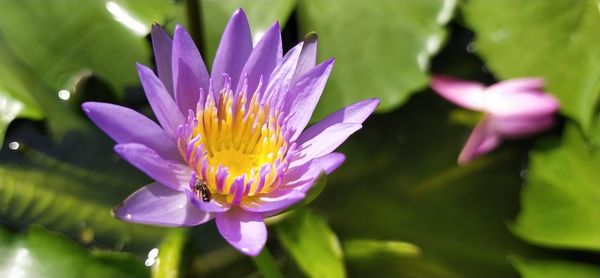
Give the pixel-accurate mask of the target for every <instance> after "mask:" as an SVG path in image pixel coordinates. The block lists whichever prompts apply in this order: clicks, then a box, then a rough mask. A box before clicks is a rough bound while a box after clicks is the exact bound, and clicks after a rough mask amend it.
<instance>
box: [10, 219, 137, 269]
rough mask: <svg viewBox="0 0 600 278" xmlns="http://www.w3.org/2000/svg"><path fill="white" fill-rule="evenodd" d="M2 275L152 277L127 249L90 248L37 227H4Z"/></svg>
mask: <svg viewBox="0 0 600 278" xmlns="http://www.w3.org/2000/svg"><path fill="white" fill-rule="evenodd" d="M0 276H2V277H48V278H53V277H60V278H70V277H73V278H79V277H86V278H95V277H98V278H100V277H123V278H127V277H148V276H149V273H148V269H146V268H145V267H144V265H143V264H142V262H141V261H139V260H138V259H137V258H135V257H134V256H132V255H129V254H125V253H108V252H91V253H90V252H88V251H87V250H86V249H84V248H83V247H81V246H79V245H77V244H75V243H74V242H72V241H70V240H68V239H67V238H64V237H62V236H60V235H57V234H53V233H50V232H48V231H46V230H44V229H41V228H33V229H31V230H30V231H29V232H27V233H26V234H25V235H15V234H12V233H10V232H8V231H6V230H5V229H2V230H1V231H0Z"/></svg>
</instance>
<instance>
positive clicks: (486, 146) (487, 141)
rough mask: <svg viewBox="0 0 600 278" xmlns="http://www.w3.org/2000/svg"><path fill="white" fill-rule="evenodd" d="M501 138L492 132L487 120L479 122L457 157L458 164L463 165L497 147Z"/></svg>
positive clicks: (491, 125)
mask: <svg viewBox="0 0 600 278" xmlns="http://www.w3.org/2000/svg"><path fill="white" fill-rule="evenodd" d="M500 142H501V138H500V136H499V134H498V133H497V132H496V131H495V130H494V126H493V121H491V120H490V119H489V118H484V119H483V120H481V121H480V122H479V123H478V124H477V126H475V129H473V132H472V133H471V135H470V136H469V139H468V140H467V143H466V144H465V146H464V147H463V149H462V151H461V152H460V155H459V156H458V164H460V165H465V164H467V163H468V162H470V161H471V160H473V159H475V158H477V157H479V156H481V155H484V154H486V153H488V152H490V151H492V150H493V149H495V148H496V147H497V146H498V145H500Z"/></svg>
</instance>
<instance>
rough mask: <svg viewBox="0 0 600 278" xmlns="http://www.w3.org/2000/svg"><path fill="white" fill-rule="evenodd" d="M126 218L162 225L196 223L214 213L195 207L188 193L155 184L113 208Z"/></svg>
mask: <svg viewBox="0 0 600 278" xmlns="http://www.w3.org/2000/svg"><path fill="white" fill-rule="evenodd" d="M113 213H114V215H115V216H116V217H117V218H119V219H121V220H124V221H127V222H134V223H142V224H152V225H161V226H173V227H178V226H195V225H199V224H202V223H205V222H207V221H209V220H211V219H212V218H213V217H214V215H213V214H212V213H208V212H204V211H201V210H199V209H198V208H196V207H194V206H192V205H191V204H190V203H189V202H188V201H187V197H186V196H185V193H184V192H180V191H176V190H172V189H169V188H167V187H165V186H163V185H161V184H159V183H151V184H149V185H146V186H144V187H142V188H141V189H139V190H138V191H136V192H134V193H133V194H131V195H130V196H129V197H127V199H125V201H123V203H122V204H121V205H119V206H118V207H116V208H115V209H114V211H113Z"/></svg>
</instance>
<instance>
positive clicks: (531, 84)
mask: <svg viewBox="0 0 600 278" xmlns="http://www.w3.org/2000/svg"><path fill="white" fill-rule="evenodd" d="M544 85H545V82H544V79H543V78H536V77H529V78H515V79H509V80H505V81H501V82H498V83H496V84H493V85H491V86H489V87H487V89H486V90H487V91H488V92H495V91H498V92H515V91H520V92H524V91H525V92H534V91H537V92H540V93H542V92H543V91H542V89H543V88H544Z"/></svg>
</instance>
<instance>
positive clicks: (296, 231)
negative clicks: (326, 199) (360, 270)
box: [276, 209, 345, 278]
mask: <svg viewBox="0 0 600 278" xmlns="http://www.w3.org/2000/svg"><path fill="white" fill-rule="evenodd" d="M276 228H277V236H278V238H279V240H280V241H281V243H282V244H283V247H285V249H286V250H287V251H288V252H289V253H290V254H291V255H292V258H294V260H295V261H296V263H297V264H298V266H299V267H300V268H301V269H302V270H303V271H304V273H306V274H307V275H308V276H309V277H332V278H333V277H344V276H345V270H344V263H343V262H342V254H341V250H340V245H339V242H338V240H337V237H336V236H335V234H334V233H333V231H332V230H331V229H330V228H329V226H327V223H326V222H325V221H324V220H323V219H322V218H321V217H319V216H317V215H315V214H313V213H311V212H310V211H308V210H301V209H298V210H296V211H295V212H294V214H293V215H291V216H289V217H288V218H286V219H285V220H284V221H282V222H280V223H278V224H277V226H276Z"/></svg>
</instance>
